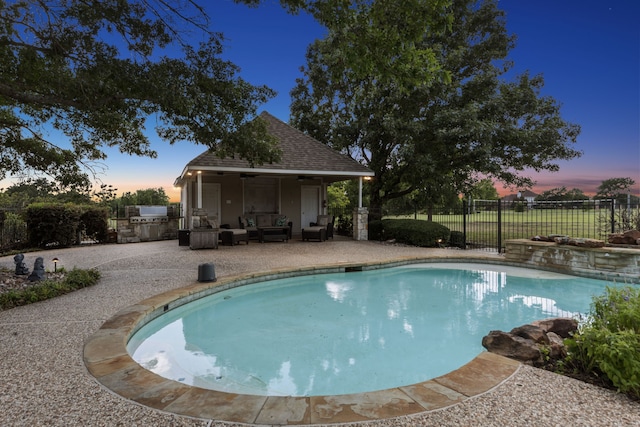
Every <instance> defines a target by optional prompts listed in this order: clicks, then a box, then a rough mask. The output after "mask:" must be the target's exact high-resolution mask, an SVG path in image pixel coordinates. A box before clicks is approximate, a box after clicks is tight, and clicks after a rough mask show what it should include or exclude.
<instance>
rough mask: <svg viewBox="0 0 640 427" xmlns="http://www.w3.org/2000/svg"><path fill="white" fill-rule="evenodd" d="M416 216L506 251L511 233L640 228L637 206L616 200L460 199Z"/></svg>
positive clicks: (469, 241) (584, 234) (473, 244)
mask: <svg viewBox="0 0 640 427" xmlns="http://www.w3.org/2000/svg"><path fill="white" fill-rule="evenodd" d="M431 212H432V214H431V215H430V216H429V215H427V214H416V215H414V218H416V219H424V220H429V219H430V220H432V221H434V222H438V223H440V224H442V225H444V226H446V227H448V228H449V229H450V230H452V231H457V232H459V233H462V234H463V239H464V240H463V241H464V242H465V244H464V247H465V248H467V249H482V250H488V251H497V252H503V251H504V242H505V240H509V239H528V238H531V237H534V236H550V235H555V234H557V235H566V236H569V237H576V238H578V237H579V238H591V239H599V240H605V241H606V240H607V239H608V236H609V234H611V233H621V232H624V231H627V230H632V229H640V206H639V205H638V204H625V203H619V202H617V201H615V200H576V201H562V202H557V201H554V202H533V201H532V202H527V201H518V202H512V201H502V200H464V201H462V202H461V203H460V204H459V206H454V207H446V208H444V207H435V208H433V209H432V210H431Z"/></svg>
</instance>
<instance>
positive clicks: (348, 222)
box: [333, 215, 353, 236]
mask: <svg viewBox="0 0 640 427" xmlns="http://www.w3.org/2000/svg"><path fill="white" fill-rule="evenodd" d="M333 232H334V233H335V234H339V235H341V236H353V217H351V216H350V215H339V216H338V217H336V223H335V224H334V230H333Z"/></svg>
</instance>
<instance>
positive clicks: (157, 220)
mask: <svg viewBox="0 0 640 427" xmlns="http://www.w3.org/2000/svg"><path fill="white" fill-rule="evenodd" d="M178 219H179V215H178V210H177V208H176V207H174V206H126V207H125V218H124V220H118V242H119V243H126V242H136V241H142V242H144V241H150V240H164V239H172V238H176V237H177V228H178Z"/></svg>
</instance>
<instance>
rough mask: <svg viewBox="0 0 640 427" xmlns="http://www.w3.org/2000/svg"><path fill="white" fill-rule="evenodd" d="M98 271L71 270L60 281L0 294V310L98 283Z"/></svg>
mask: <svg viewBox="0 0 640 427" xmlns="http://www.w3.org/2000/svg"><path fill="white" fill-rule="evenodd" d="M99 279H100V272H99V271H98V270H94V269H91V270H80V269H75V268H74V269H73V270H71V271H69V272H68V273H67V274H66V275H65V277H64V279H62V280H61V281H55V280H49V279H47V280H43V281H42V282H36V283H34V284H33V285H30V286H28V287H26V288H24V289H19V290H11V291H8V292H3V293H0V310H7V309H10V308H14V307H18V306H21V305H27V304H32V303H34V302H38V301H44V300H47V299H50V298H54V297H57V296H59V295H64V294H67V293H69V292H72V291H75V290H76V289H81V288H86V287H88V286H93V285H95V284H96V283H98V280H99Z"/></svg>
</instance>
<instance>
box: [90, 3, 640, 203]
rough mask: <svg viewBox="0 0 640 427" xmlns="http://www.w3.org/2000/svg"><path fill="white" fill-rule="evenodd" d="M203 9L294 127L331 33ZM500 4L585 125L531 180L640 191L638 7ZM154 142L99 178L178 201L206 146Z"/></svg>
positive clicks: (113, 160) (568, 116)
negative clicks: (309, 58)
mask: <svg viewBox="0 0 640 427" xmlns="http://www.w3.org/2000/svg"><path fill="white" fill-rule="evenodd" d="M205 3H206V5H207V6H206V7H207V11H208V13H209V14H210V17H211V26H212V29H214V30H216V31H220V32H222V33H223V34H224V36H225V38H226V42H225V53H224V57H225V58H227V59H229V60H231V61H232V62H234V63H235V64H236V65H238V66H239V67H240V68H241V73H240V75H241V76H242V77H243V78H244V79H245V80H247V81H249V82H251V83H253V84H256V85H262V84H263V85H267V86H269V87H271V88H272V89H274V90H276V91H277V92H278V95H277V97H276V98H274V99H273V100H271V101H270V102H268V103H267V104H266V105H264V106H262V107H261V108H260V109H259V111H262V110H267V111H269V112H270V113H271V114H273V115H275V116H276V117H278V118H280V119H281V120H283V121H285V122H286V121H288V119H289V105H290V96H289V92H290V90H291V89H292V88H293V86H294V85H295V79H296V78H297V77H299V76H300V71H299V68H300V67H301V66H303V65H304V64H305V51H306V48H307V46H308V45H309V43H311V42H312V41H313V40H314V39H316V38H321V37H322V35H323V33H324V30H323V29H322V28H321V27H320V26H319V25H318V24H316V23H315V22H314V20H313V19H312V18H311V17H309V16H306V15H297V16H294V15H288V14H287V13H286V12H285V11H284V10H283V9H282V8H281V7H280V6H279V4H278V1H277V0H266V1H265V2H264V4H263V5H262V6H260V7H259V8H255V9H254V8H248V7H246V6H244V5H237V4H235V3H233V2H232V1H231V0H213V1H210V2H205ZM499 6H500V8H502V9H503V10H505V11H506V13H507V16H506V19H507V20H506V22H507V29H508V31H509V32H510V33H512V34H516V35H517V37H518V40H517V44H516V48H515V49H514V50H513V51H512V52H511V54H510V59H512V60H513V61H514V62H515V70H514V71H515V72H518V73H520V72H523V71H526V70H529V72H530V73H531V74H532V75H535V74H543V76H544V78H545V88H544V90H543V94H544V95H550V96H552V97H554V98H555V99H556V100H557V101H559V102H560V103H561V105H562V110H561V111H562V116H563V118H564V119H565V120H567V121H570V122H573V123H577V124H579V125H580V126H581V127H582V133H581V135H580V137H579V138H578V143H577V145H576V146H575V148H577V149H578V150H581V151H583V152H584V155H583V156H582V157H581V158H579V159H576V160H572V161H570V162H561V163H560V172H557V173H553V174H551V173H542V174H534V173H531V174H530V176H533V177H534V179H536V180H537V182H538V184H537V185H536V186H534V188H533V191H535V192H538V193H539V192H542V191H544V190H547V189H550V188H554V187H560V186H566V187H567V188H569V189H570V188H574V187H577V188H580V189H582V190H583V191H585V193H587V194H592V193H594V192H595V188H596V187H597V186H598V185H599V184H600V183H601V182H602V180H604V179H608V178H613V177H631V178H632V179H634V180H635V181H636V187H637V188H636V192H637V193H638V194H640V131H639V130H640V105H639V104H640V84H639V83H640V26H639V25H638V22H639V21H640V2H639V1H637V0H611V1H608V0H500V1H499ZM151 131H152V129H150V132H149V133H150V134H151ZM152 141H153V146H154V148H155V149H156V150H157V151H158V153H159V157H158V158H157V159H144V158H138V157H129V156H123V155H120V154H118V153H117V152H113V151H110V152H109V159H108V160H107V161H106V163H105V166H106V167H107V169H106V170H105V173H104V174H103V175H102V176H101V179H102V181H104V182H105V183H108V184H112V185H114V187H116V188H118V192H119V194H120V193H122V192H123V191H134V190H136V189H142V188H150V187H164V188H165V190H166V191H167V194H169V195H170V196H171V197H173V198H175V199H177V198H178V192H177V191H176V190H174V189H173V188H172V184H173V182H174V180H175V178H176V177H177V176H178V175H179V174H180V172H181V171H182V168H183V166H184V165H185V164H186V163H187V162H188V161H190V160H191V159H192V158H194V157H196V156H197V155H199V154H200V153H201V152H203V151H204V147H203V146H196V145H192V144H189V143H184V144H178V145H174V146H169V145H168V144H166V143H163V142H162V141H159V140H158V139H157V138H155V137H152ZM498 190H499V191H500V192H501V193H505V194H506V193H509V192H510V191H509V190H504V189H503V188H502V187H501V186H499V187H498Z"/></svg>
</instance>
